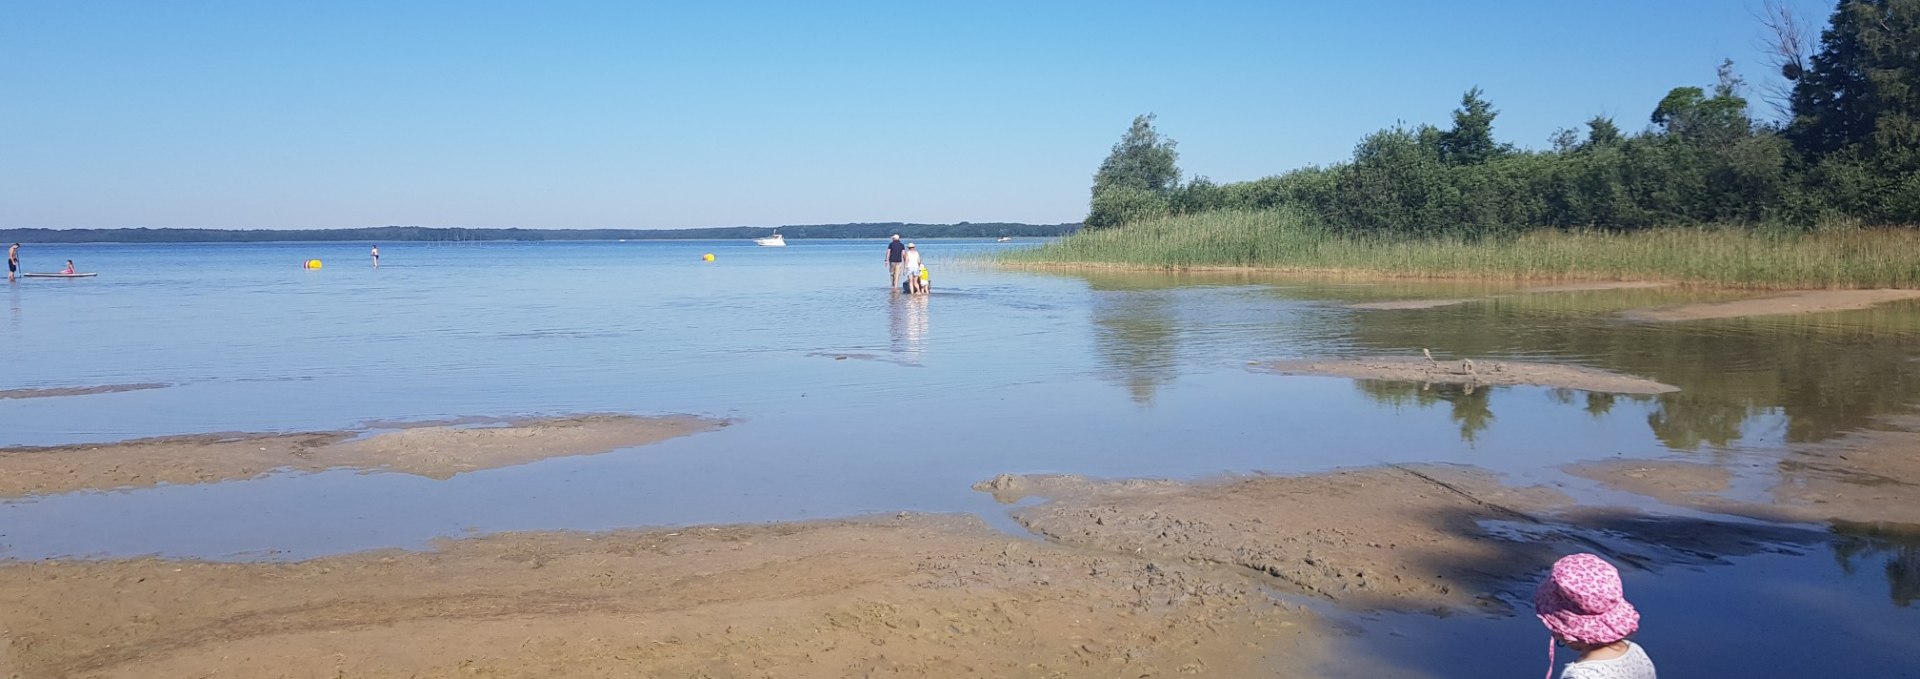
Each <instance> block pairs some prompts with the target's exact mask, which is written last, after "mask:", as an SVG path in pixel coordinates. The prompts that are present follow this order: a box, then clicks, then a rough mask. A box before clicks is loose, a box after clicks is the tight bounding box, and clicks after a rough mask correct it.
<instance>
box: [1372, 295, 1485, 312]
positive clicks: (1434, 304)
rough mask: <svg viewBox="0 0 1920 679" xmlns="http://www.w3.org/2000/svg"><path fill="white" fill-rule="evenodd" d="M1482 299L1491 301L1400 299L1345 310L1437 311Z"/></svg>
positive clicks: (1467, 298)
mask: <svg viewBox="0 0 1920 679" xmlns="http://www.w3.org/2000/svg"><path fill="white" fill-rule="evenodd" d="M1483 299H1492V298H1491V297H1463V298H1454V299H1401V300H1394V301H1390V302H1361V303H1359V304H1348V305H1347V308H1348V309H1372V310H1376V311H1390V310H1396V309H1438V308H1440V307H1447V306H1455V305H1459V304H1466V303H1468V302H1478V301H1480V300H1483Z"/></svg>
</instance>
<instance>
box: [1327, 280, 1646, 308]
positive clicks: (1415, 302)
mask: <svg viewBox="0 0 1920 679" xmlns="http://www.w3.org/2000/svg"><path fill="white" fill-rule="evenodd" d="M1669 285H1671V284H1670V283H1658V282H1653V281H1592V282H1586V283H1566V284H1562V285H1546V286H1540V287H1532V288H1521V289H1519V290H1516V291H1514V292H1512V293H1509V294H1501V295H1488V296H1485V297H1456V298H1448V299H1402V300H1391V301H1386V302H1361V303H1359V304H1348V305H1347V308H1348V309H1362V310H1369V309H1370V310H1376V311H1383V310H1395V309H1438V308H1440V307H1449V306H1458V305H1461V304H1467V303H1470V302H1484V301H1487V300H1494V299H1500V298H1502V297H1514V296H1519V295H1530V294H1536V293H1542V294H1544V293H1554V292H1600V291H1605V290H1645V289H1648V288H1664V287H1668V286H1669Z"/></svg>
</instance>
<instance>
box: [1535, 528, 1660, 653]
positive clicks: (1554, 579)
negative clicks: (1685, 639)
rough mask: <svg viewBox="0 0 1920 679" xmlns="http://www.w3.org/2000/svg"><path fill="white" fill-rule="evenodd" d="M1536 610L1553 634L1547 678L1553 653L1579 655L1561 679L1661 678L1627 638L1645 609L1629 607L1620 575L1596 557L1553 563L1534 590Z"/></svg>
mask: <svg viewBox="0 0 1920 679" xmlns="http://www.w3.org/2000/svg"><path fill="white" fill-rule="evenodd" d="M1533 609H1534V610H1533V612H1534V615H1536V616H1538V617H1539V618H1540V623H1541V624H1543V625H1546V626H1547V631H1548V632H1550V633H1552V634H1553V640H1552V642H1550V643H1548V644H1547V679H1553V649H1554V646H1555V645H1565V646H1566V647H1567V648H1570V649H1573V650H1575V651H1578V652H1579V653H1580V658H1579V659H1577V660H1575V661H1573V662H1570V663H1567V668H1566V669H1564V670H1561V672H1560V679H1656V677H1655V675H1654V671H1653V659H1651V658H1648V657H1647V651H1646V650H1645V649H1642V648H1640V645H1639V644H1636V643H1633V642H1631V641H1628V640H1627V638H1628V637H1631V636H1633V633H1634V632H1636V631H1639V630H1640V611H1638V610H1635V609H1634V607H1633V604H1630V603H1627V597H1626V592H1625V590H1624V589H1623V588H1622V587H1621V584H1620V571H1619V570H1618V569H1615V568H1614V567H1613V564H1610V563H1607V562H1606V560H1605V559H1602V558H1600V557H1598V556H1595V555H1593V554H1573V555H1569V556H1565V557H1561V559H1560V560H1559V561H1555V562H1553V572H1552V573H1549V574H1548V575H1547V579H1546V580H1545V581H1542V582H1541V583H1540V587H1539V588H1537V589H1535V590H1534V592H1533Z"/></svg>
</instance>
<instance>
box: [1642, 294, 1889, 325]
mask: <svg viewBox="0 0 1920 679" xmlns="http://www.w3.org/2000/svg"><path fill="white" fill-rule="evenodd" d="M1908 299H1920V290H1894V289H1882V290H1805V291H1801V292H1793V293H1788V294H1784V295H1769V296H1766V297H1756V298H1753V299H1742V300H1735V301H1731V302H1711V303H1705V304H1684V305H1680V306H1671V307H1661V308H1656V309H1636V310H1633V311H1628V312H1626V313H1624V314H1622V317H1624V318H1627V319H1628V320H1635V321H1699V320H1708V319H1716V318H1744V317H1749V316H1779V315H1785V314H1805V313H1817V312H1824V311H1854V310H1859V309H1869V308H1872V307H1874V306H1876V305H1879V304H1885V303H1888V302H1897V301H1900V300H1908Z"/></svg>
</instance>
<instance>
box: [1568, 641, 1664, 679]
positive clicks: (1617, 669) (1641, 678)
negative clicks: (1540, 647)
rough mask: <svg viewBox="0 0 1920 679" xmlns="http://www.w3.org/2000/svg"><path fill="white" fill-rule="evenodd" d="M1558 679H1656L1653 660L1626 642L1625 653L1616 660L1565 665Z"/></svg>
mask: <svg viewBox="0 0 1920 679" xmlns="http://www.w3.org/2000/svg"><path fill="white" fill-rule="evenodd" d="M1560 679H1657V677H1655V676H1654V675H1653V659H1652V658H1649V657H1647V652H1646V651H1644V650H1641V649H1640V645H1639V644H1636V643H1633V642H1631V641H1629V642H1627V652H1626V653H1625V654H1623V655H1621V656H1620V657H1618V658H1609V659H1606V660H1588V661H1584V662H1574V663H1567V668H1566V669H1564V670H1561V671H1560Z"/></svg>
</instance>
